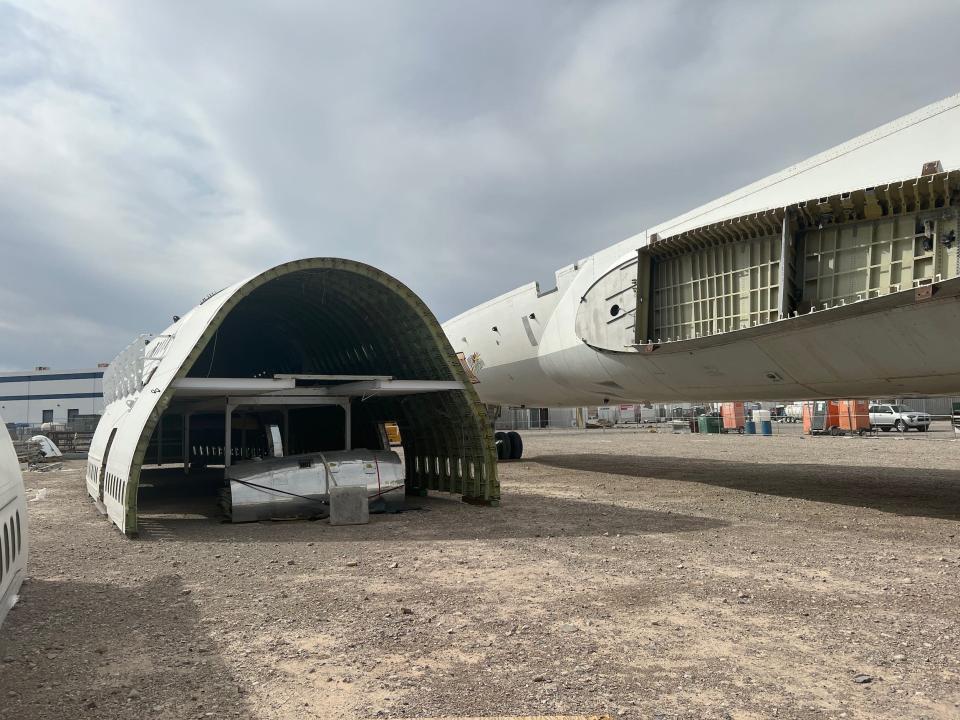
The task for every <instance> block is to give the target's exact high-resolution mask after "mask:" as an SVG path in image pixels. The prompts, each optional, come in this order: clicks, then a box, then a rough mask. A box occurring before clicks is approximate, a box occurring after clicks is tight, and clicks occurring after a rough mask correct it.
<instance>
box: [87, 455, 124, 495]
mask: <svg viewBox="0 0 960 720" xmlns="http://www.w3.org/2000/svg"><path fill="white" fill-rule="evenodd" d="M99 474H100V468H99V467H97V466H96V465H94V464H93V463H87V480H89V481H90V482H96V480H97V476H98V475H99ZM125 489H126V482H125V481H124V480H122V479H121V478H119V477H117V476H116V475H114V474H113V473H107V474H106V477H104V485H103V491H104V493H105V494H107V495H109V496H110V497H112V498H115V499H117V500H120V499H122V498H123V493H124V490H125Z"/></svg>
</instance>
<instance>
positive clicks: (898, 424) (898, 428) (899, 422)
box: [893, 420, 907, 432]
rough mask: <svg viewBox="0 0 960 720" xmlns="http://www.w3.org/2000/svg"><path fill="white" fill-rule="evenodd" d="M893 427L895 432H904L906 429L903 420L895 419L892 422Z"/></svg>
mask: <svg viewBox="0 0 960 720" xmlns="http://www.w3.org/2000/svg"><path fill="white" fill-rule="evenodd" d="M893 429H894V430H896V431H897V432H906V431H907V429H906V428H905V427H904V426H903V420H896V421H894V423H893Z"/></svg>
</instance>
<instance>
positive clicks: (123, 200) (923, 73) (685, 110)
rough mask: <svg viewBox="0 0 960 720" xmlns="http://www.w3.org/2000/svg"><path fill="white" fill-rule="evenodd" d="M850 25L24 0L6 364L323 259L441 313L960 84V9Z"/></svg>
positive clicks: (744, 13)
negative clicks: (375, 271) (366, 272)
mask: <svg viewBox="0 0 960 720" xmlns="http://www.w3.org/2000/svg"><path fill="white" fill-rule="evenodd" d="M918 5H926V7H919V6H918ZM837 13H838V10H837V6H836V4H835V3H829V2H811V3H805V4H803V5H802V6H799V5H798V6H793V5H787V4H779V3H757V2H749V1H748V0H743V1H742V2H734V1H730V2H717V3H709V4H708V3H701V2H689V3H675V2H644V3H637V2H607V3H592V2H568V3H557V2H553V1H552V0H550V1H547V2H535V1H533V0H532V1H531V2H525V3H514V4H512V5H509V6H507V5H503V4H498V3H479V2H478V3H472V4H464V3H447V2H443V1H440V0H436V1H429V0H423V1H420V2H407V3H391V2H369V3H359V4H348V3H312V2H311V3H308V2H293V1H292V0H290V1H287V2H280V3H262V4H260V3H237V2H226V1H223V2H205V3H195V2H186V1H185V0H167V1H165V2H161V3H124V2H95V1H94V0H87V1H81V0H72V1H69V2H68V1H67V0H63V2H52V1H49V0H30V1H29V2H27V1H26V0H22V1H20V2H17V3H14V4H9V3H7V4H4V3H2V1H0V253H2V255H0V287H2V288H3V293H2V296H0V300H2V302H0V328H2V330H3V333H2V337H0V365H4V366H18V365H19V366H24V367H29V366H32V365H34V364H37V363H38V362H42V363H43V364H48V365H54V366H57V365H59V366H67V365H73V366H76V365H81V364H89V363H92V362H95V361H98V360H102V359H104V358H105V357H109V356H110V355H112V354H113V353H114V352H115V351H116V350H117V349H119V348H120V347H122V345H123V344H125V342H126V341H127V340H128V339H129V337H131V336H133V335H134V334H135V333H137V332H140V331H143V330H158V329H160V328H162V327H163V326H164V325H165V324H166V323H167V321H168V320H169V316H170V315H171V314H173V313H178V314H182V312H183V311H185V310H186V309H188V308H189V307H190V306H192V305H193V304H195V303H196V302H197V300H198V299H199V298H200V297H201V296H202V295H203V294H205V293H206V292H208V291H210V290H213V289H217V288H219V287H222V286H224V285H227V284H228V283H230V282H233V281H235V280H236V279H238V278H240V277H242V276H244V275H247V274H251V273H253V272H256V271H258V270H260V269H263V268H265V267H267V266H270V265H273V264H276V263H278V262H282V261H284V260H288V259H291V258H294V257H302V256H308V255H340V256H346V257H352V258H356V259H359V260H363V261H366V262H370V263H372V264H374V265H378V266H380V267H382V268H384V269H385V270H387V271H388V272H391V273H393V274H394V275H396V276H398V277H399V278H400V279H401V280H403V281H404V282H406V283H407V284H409V285H410V286H411V287H412V288H413V289H414V290H415V291H417V292H418V293H420V294H421V296H422V297H424V299H425V300H426V301H427V302H428V304H429V305H430V306H431V307H432V308H433V309H434V311H435V312H436V313H437V315H438V316H440V317H441V319H443V318H445V317H448V316H450V315H453V314H455V313H457V312H460V311H462V310H463V309H466V308H467V307H469V306H470V305H473V304H476V303H479V302H481V301H483V300H485V299H487V298H489V297H491V296H493V295H495V294H498V293H500V292H503V291H505V290H509V289H510V288H512V287H515V286H517V285H520V284H522V283H525V282H528V281H530V280H532V279H540V280H541V281H543V282H549V281H550V279H551V278H552V274H553V271H554V270H555V269H557V268H558V267H560V266H562V265H565V264H566V263H568V262H570V261H572V260H574V259H577V258H579V257H583V256H585V255H587V254H589V253H590V252H592V251H594V250H597V249H599V248H601V247H604V246H605V245H608V244H610V243H613V242H616V241H618V240H620V239H622V238H623V237H626V236H628V235H631V234H633V233H635V232H637V231H640V230H642V229H643V228H644V227H645V226H648V225H652V224H654V223H656V222H658V221H662V220H664V219H667V218H669V217H671V216H672V215H675V214H677V213H679V212H682V211H684V210H686V209H689V208H691V207H693V206H695V205H697V204H699V203H701V202H704V201H706V200H709V199H711V198H712V197H714V196H717V195H719V194H721V193H723V192H726V191H729V190H732V189H734V188H735V187H737V186H738V185H741V184H744V183H746V182H749V181H751V180H753V179H756V178H757V177H760V176H762V175H764V174H766V173H769V172H772V171H775V170H777V169H779V168H780V167H782V166H785V165H787V164H789V163H790V162H793V161H796V160H799V159H802V158H803V157H805V156H807V155H810V154H812V153H814V152H817V151H819V150H822V149H824V148H826V147H827V146H829V145H832V144H835V143H837V142H840V141H843V140H846V139H847V138H848V137H850V136H852V135H854V134H855V133H857V132H860V131H863V130H867V129H869V128H870V127H872V126H875V125H878V124H880V123H882V122H884V121H886V120H889V119H892V118H893V117H896V116H898V115H900V114H903V113H906V112H909V111H910V110H913V109H915V108H916V107H919V106H920V105H922V104H924V103H926V102H930V101H933V100H935V99H937V98H939V97H942V96H945V95H948V94H950V93H951V92H953V91H954V90H955V89H956V88H955V81H954V80H953V73H952V71H951V69H950V68H951V66H952V65H951V62H952V48H951V47H950V46H949V44H948V43H945V42H936V41H934V40H932V39H931V37H930V30H929V28H930V25H929V22H928V20H929V18H937V24H938V25H940V26H943V27H947V26H950V24H951V22H952V23H954V24H955V23H956V21H957V20H958V19H960V8H955V7H954V6H953V5H952V4H948V3H943V2H930V3H919V4H918V3H914V4H913V5H911V6H909V7H905V6H903V5H902V4H895V3H873V2H871V3H865V2H864V3H847V4H845V5H844V8H843V10H842V15H843V16H844V17H847V18H851V19H852V18H855V19H856V31H855V32H853V31H850V29H849V28H850V25H849V23H845V22H842V21H838V17H837ZM918 18H921V19H922V20H918ZM840 20H842V18H841V19H840ZM904 48H916V49H917V50H918V52H915V53H914V52H905V51H903V49H904ZM36 326H42V327H56V330H57V340H56V342H55V343H54V342H53V341H52V340H50V339H49V336H44V335H43V334H42V333H38V332H36V331H34V330H32V329H30V328H31V327H36Z"/></svg>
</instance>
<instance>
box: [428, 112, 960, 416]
mask: <svg viewBox="0 0 960 720" xmlns="http://www.w3.org/2000/svg"><path fill="white" fill-rule="evenodd" d="M936 160H939V161H940V162H941V163H942V165H943V167H944V168H945V169H956V168H960V95H955V96H952V97H950V98H947V99H945V100H943V101H940V102H938V103H935V104H933V105H930V106H928V107H926V108H923V109H921V110H919V111H917V112H915V113H912V114H911V115H908V116H906V117H903V118H901V119H899V120H896V121H894V122H892V123H889V124H887V125H884V126H883V127H880V128H878V129H876V130H874V131H872V132H869V133H867V134H865V135H862V136H860V137H858V138H856V139H854V140H851V141H850V142H847V143H845V144H843V145H840V146H837V147H835V148H833V149H831V150H828V151H827V152H825V153H822V154H820V155H817V156H815V157H813V158H810V159H809V160H807V161H805V162H802V163H799V164H797V165H795V166H793V167H790V168H787V169H786V170H784V171H782V172H780V173H777V174H775V175H771V176H770V177H767V178H764V179H763V180H760V181H759V182H756V183H754V184H752V185H748V186H747V187H744V188H741V189H740V190H737V191H736V192H733V193H730V194H729V195H726V196H724V197H721V198H719V199H718V200H716V201H714V202H711V203H708V204H707V205H703V206H701V207H699V208H696V209H694V210H692V211H690V212H688V213H686V214H685V215H681V216H680V217H678V218H674V219H672V220H669V221H667V222H665V223H662V224H661V225H658V226H656V227H653V228H650V229H649V230H646V231H644V232H642V233H639V234H638V235H635V236H633V237H631V238H628V239H627V240H624V241H622V242H620V243H617V244H616V245H613V246H611V247H609V248H606V249H604V250H601V251H600V252H598V253H596V254H594V255H591V256H589V257H587V258H585V259H583V260H580V261H579V262H577V263H575V264H573V265H570V266H567V267H565V268H562V269H560V270H559V271H557V273H556V281H557V288H556V289H555V290H553V291H550V292H547V293H543V294H541V293H540V291H539V287H538V286H537V284H536V283H531V284H529V285H526V286H523V287H520V288H517V289H516V290H514V291H512V292H509V293H506V294H504V295H502V296H500V297H497V298H494V299H493V300H490V301H488V302H486V303H484V304H482V305H480V306H478V307H475V308H473V309H471V310H468V311H466V312H464V313H462V314H460V315H458V316H457V317H454V318H452V319H451V320H449V321H448V322H446V323H445V324H444V325H443V327H444V330H445V332H446V333H447V336H448V337H449V339H450V342H451V344H452V345H453V347H454V349H455V350H457V351H458V352H462V353H464V355H465V356H466V358H467V359H468V363H469V364H471V365H472V366H473V367H474V371H475V373H476V375H477V377H478V378H479V380H480V382H479V384H478V385H477V386H476V387H477V390H478V392H479V394H480V397H481V398H482V399H483V400H484V402H487V403H491V404H506V405H532V406H563V405H566V406H574V405H588V404H602V403H605V402H623V401H656V400H666V401H673V400H683V399H689V400H735V399H765V398H775V399H779V398H796V399H801V398H814V397H840V396H849V397H858V396H859V397H864V396H868V395H885V394H889V395H894V394H911V393H918V394H919V393H928V394H936V393H946V392H954V391H957V390H960V369H958V368H954V367H953V366H952V365H951V364H950V358H949V353H952V352H953V351H954V350H956V349H957V348H954V347H953V346H952V344H951V345H950V347H947V346H946V345H944V346H942V347H940V346H936V343H939V342H940V340H941V339H942V340H944V342H947V337H946V336H947V335H949V334H955V332H954V331H953V329H955V328H956V327H957V325H956V324H954V323H955V322H956V321H958V320H960V315H958V314H957V310H956V307H955V306H957V305H958V304H960V303H957V302H955V301H952V302H938V303H931V304H929V305H925V306H923V307H916V308H910V307H904V308H897V309H890V308H886V309H884V308H878V309H877V311H876V312H868V311H866V310H865V311H864V313H860V314H853V313H840V312H838V313H837V315H836V316H835V317H832V318H831V319H830V320H829V321H827V322H823V321H822V322H820V323H819V324H817V325H816V326H815V327H814V326H812V325H810V323H806V324H804V323H803V322H798V321H795V320H794V319H789V320H784V321H783V322H781V323H776V325H777V327H776V328H774V329H772V331H768V332H766V333H765V334H763V336H762V337H761V336H760V335H758V334H757V333H753V332H751V331H752V330H753V329H752V328H751V329H748V330H743V331H739V332H730V333H726V334H725V335H723V336H714V337H713V338H710V339H709V341H701V340H699V339H698V340H691V341H688V342H683V343H674V345H675V346H676V347H671V346H669V345H667V346H665V347H664V348H662V349H660V350H658V352H656V353H651V354H643V353H636V352H633V353H626V352H624V353H618V352H599V351H597V350H595V349H594V348H592V347H591V346H589V345H587V344H586V343H585V342H584V341H583V340H582V339H581V337H579V336H578V333H577V332H576V328H575V322H576V315H577V311H578V307H579V305H580V303H581V298H582V297H583V296H584V294H585V293H586V292H587V291H588V289H589V288H590V287H591V286H592V285H593V284H594V283H595V282H596V281H597V280H598V279H600V278H601V277H603V276H604V275H605V274H606V273H608V272H609V271H611V269H613V268H616V267H617V266H618V265H619V264H622V263H624V262H626V261H629V260H630V259H631V258H634V257H636V254H637V251H638V249H639V248H642V247H645V246H646V245H647V244H648V243H649V241H650V238H651V237H652V236H653V235H654V234H656V235H657V236H658V237H659V238H660V239H663V238H669V237H671V236H673V235H676V234H678V233H681V232H684V231H688V230H691V229H693V228H697V227H701V226H704V225H708V224H710V223H716V222H719V221H721V220H725V219H728V218H734V217H739V216H743V215H747V214H749V213H755V212H761V211H765V210H769V209H771V208H778V207H786V206H789V205H791V204H795V203H799V202H803V201H806V200H808V199H810V198H818V197H823V196H827V195H830V194H836V193H843V192H846V191H850V190H855V189H859V188H866V187H871V186H875V185H880V184H882V183H885V182H894V181H898V180H902V179H904V178H912V177H916V176H918V175H920V171H921V167H922V166H923V165H924V163H926V162H929V161H936ZM800 320H801V321H802V320H803V318H800ZM781 325H782V327H780V326H781ZM946 328H951V332H950V333H946V332H945V331H946ZM881 341H883V342H884V343H886V344H885V345H884V347H889V345H890V344H891V342H892V343H894V344H895V343H901V344H903V345H904V348H905V357H904V359H903V362H902V363H900V364H899V365H895V364H891V361H889V359H888V360H887V361H886V362H885V363H884V364H875V363H874V362H873V359H872V357H871V356H870V355H869V353H870V352H872V350H871V348H873V347H874V346H875V345H876V347H878V348H879V347H881V345H880V342H881ZM949 342H950V343H954V341H953V340H949ZM931 343H933V344H934V347H933V349H932V350H931ZM912 352H917V353H920V355H919V356H916V359H919V360H920V361H919V362H914V363H913V364H911V360H910V357H909V354H910V353H912ZM931 353H932V355H933V356H935V357H926V356H925V354H926V355H930V354H931ZM953 357H954V358H956V357H960V355H953ZM958 364H960V363H958ZM914 365H915V366H916V367H914ZM931 368H934V369H931ZM770 377H773V378H775V379H774V380H770V379H769V378H770Z"/></svg>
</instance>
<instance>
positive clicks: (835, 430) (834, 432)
mask: <svg viewBox="0 0 960 720" xmlns="http://www.w3.org/2000/svg"><path fill="white" fill-rule="evenodd" d="M839 434H840V428H837V427H832V428H830V435H832V436H833V437H836V436H837V435H839Z"/></svg>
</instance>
